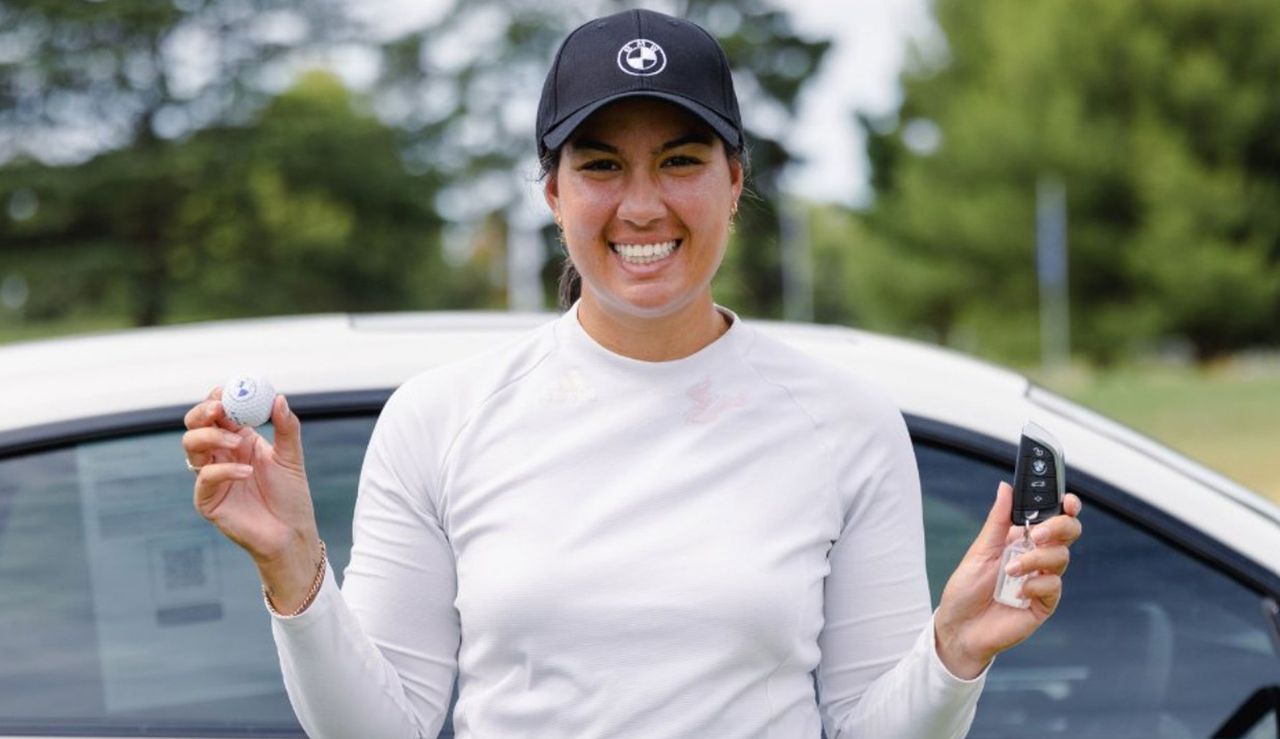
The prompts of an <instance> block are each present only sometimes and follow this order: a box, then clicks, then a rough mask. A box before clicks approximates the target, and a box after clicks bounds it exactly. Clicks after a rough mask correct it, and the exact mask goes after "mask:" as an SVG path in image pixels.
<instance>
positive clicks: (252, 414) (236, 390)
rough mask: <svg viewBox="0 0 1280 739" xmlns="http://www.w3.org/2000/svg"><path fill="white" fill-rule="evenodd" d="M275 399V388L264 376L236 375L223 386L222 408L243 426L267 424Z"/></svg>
mask: <svg viewBox="0 0 1280 739" xmlns="http://www.w3.org/2000/svg"><path fill="white" fill-rule="evenodd" d="M275 399H276V390H275V388H273V387H271V383H270V382H269V381H268V380H267V378H265V377H263V376H262V375H253V374H240V375H235V376H233V377H232V378H231V379H229V380H227V381H226V383H225V384H223V386H222V407H223V409H224V410H226V412H227V416H228V417H229V418H230V419H231V420H232V421H235V422H236V423H238V424H240V425H241V426H261V425H262V424H264V423H266V422H267V419H269V418H271V406H272V405H273V404H274V403H275Z"/></svg>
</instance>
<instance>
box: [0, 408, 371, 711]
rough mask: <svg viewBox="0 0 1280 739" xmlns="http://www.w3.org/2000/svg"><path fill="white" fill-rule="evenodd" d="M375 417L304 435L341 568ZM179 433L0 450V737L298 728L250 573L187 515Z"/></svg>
mask: <svg viewBox="0 0 1280 739" xmlns="http://www.w3.org/2000/svg"><path fill="white" fill-rule="evenodd" d="M372 428H373V419H372V418H344V419H337V420H314V421H308V422H307V425H306V430H305V433H304V443H305V454H306V457H307V462H308V471H309V474H310V479H311V486H312V494H313V496H314V498H315V507H316V513H317V518H318V520H319V524H320V530H321V536H323V537H324V539H325V541H326V543H327V544H328V549H329V556H330V558H331V559H332V562H333V567H334V570H335V572H337V573H338V575H339V577H340V576H341V573H342V570H343V568H344V567H345V566H346V563H347V560H348V558H349V555H350V550H351V514H352V509H353V506H354V501H355V490H356V483H357V480H358V476H359V470H360V464H361V462H362V460H363V457H364V449H365V446H366V445H367V443H368V440H369V435H370V432H371V431H372ZM267 432H268V434H269V427H267ZM180 436H181V434H180V432H177V431H174V432H164V433H151V434H145V435H137V436H130V437H125V438H118V439H111V440H106V441H95V442H91V443H85V444H80V445H78V446H74V447H68V448H62V449H57V450H54V451H46V452H39V453H33V454H27V455H23V456H16V457H10V458H7V459H0V734H2V733H10V734H12V733H24V732H29V733H33V734H34V733H41V734H44V733H66V734H77V733H79V734H83V733H85V732H93V733H102V734H111V735H126V736H127V735H143V734H146V735H156V734H163V735H166V736H208V735H237V736H239V735H250V736H253V735H259V736H290V735H292V736H301V735H302V732H301V729H300V728H299V727H298V724H297V722H296V720H295V719H294V716H293V712H292V710H291V709H290V707H289V703H288V699H287V698H286V696H285V693H284V688H283V684H282V682H281V677H280V670H279V666H278V663H277V660H276V652H275V646H274V644H273V642H272V638H271V630H270V624H269V617H268V615H267V612H266V610H265V609H264V607H263V604H262V599H261V595H260V590H259V587H260V586H259V580H258V577H257V573H256V571H255V570H254V568H253V565H252V564H251V562H250V560H249V558H248V557H247V556H246V555H245V554H244V553H243V552H242V551H241V550H240V549H239V548H237V547H236V546H235V545H233V544H231V543H230V542H229V541H227V540H226V539H225V538H224V537H222V536H221V535H220V534H219V533H218V532H217V531H216V530H215V529H214V528H213V527H212V526H210V525H209V524H208V523H207V522H205V521H204V520H203V519H202V518H200V517H199V515H198V514H196V513H195V511H194V510H193V508H192V505H191V474H190V473H189V472H188V471H187V470H186V468H185V467H184V466H183V464H182V453H181V449H182V447H181V443H180Z"/></svg>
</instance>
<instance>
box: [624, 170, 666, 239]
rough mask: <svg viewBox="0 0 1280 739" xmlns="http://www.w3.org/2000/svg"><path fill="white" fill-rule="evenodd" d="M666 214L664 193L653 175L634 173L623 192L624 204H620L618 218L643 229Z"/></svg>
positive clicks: (640, 172)
mask: <svg viewBox="0 0 1280 739" xmlns="http://www.w3.org/2000/svg"><path fill="white" fill-rule="evenodd" d="M666 213H667V206H666V203H665V202H663V199H662V191H661V189H660V188H659V187H658V183H657V182H654V179H653V176H652V174H651V173H649V172H644V171H632V172H631V173H630V176H629V177H628V178H627V185H626V189H625V190H623V192H622V202H620V203H618V218H621V219H622V220H624V221H626V222H627V223H628V224H630V225H632V226H637V227H643V226H648V225H650V224H652V223H654V222H656V221H658V220H661V219H662V217H663V216H665V215H666Z"/></svg>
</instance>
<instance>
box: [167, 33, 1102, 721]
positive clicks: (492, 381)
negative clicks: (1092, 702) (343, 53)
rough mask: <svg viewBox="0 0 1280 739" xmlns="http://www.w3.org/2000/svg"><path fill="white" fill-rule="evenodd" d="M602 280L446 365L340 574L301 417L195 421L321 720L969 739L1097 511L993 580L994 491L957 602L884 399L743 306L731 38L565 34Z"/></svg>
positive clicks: (583, 224)
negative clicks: (725, 274)
mask: <svg viewBox="0 0 1280 739" xmlns="http://www.w3.org/2000/svg"><path fill="white" fill-rule="evenodd" d="M537 128H538V149H539V154H540V155H541V156H542V158H543V161H544V162H545V163H546V164H547V173H546V175H547V176H546V182H545V194H546V199H547V203H548V205H549V206H550V207H551V209H552V211H553V212H554V213H555V216H556V221H557V222H558V223H559V224H560V226H561V228H562V229H563V238H564V242H565V244H566V246H567V249H568V252H569V258H570V260H571V262H572V264H573V265H574V269H575V273H576V274H578V275H580V294H579V296H578V297H577V299H576V300H574V301H573V302H572V304H571V305H569V306H567V307H568V310H567V311H566V312H565V314H564V315H563V316H561V317H560V318H558V319H557V320H554V321H551V322H550V323H548V324H546V325H544V326H541V327H539V328H538V329H536V330H534V331H532V332H530V333H528V334H527V335H525V336H524V337H523V338H522V339H520V340H519V341H516V342H514V343H513V344H511V345H509V346H505V347H502V348H500V349H498V350H494V351H491V352H489V353H486V354H483V355H480V356H477V357H473V358H471V359H468V360H466V361H463V362H458V363H454V364H450V365H447V366H441V367H437V368H435V369H432V370H429V371H427V372H423V373H422V374H420V375H418V376H416V377H415V378H413V379H411V380H410V381H408V382H406V383H405V384H404V385H402V386H401V387H400V388H399V389H398V390H397V391H396V392H395V394H394V395H392V397H391V398H390V399H389V400H388V401H387V403H386V405H385V407H384V408H383V410H382V413H381V415H380V416H379V419H378V422H377V425H376V427H375V428H374V431H373V434H372V436H371V438H370V440H369V448H368V451H367V453H366V455H365V459H364V464H363V468H362V471H361V477H360V484H359V495H358V501H357V504H356V511H355V517H354V523H353V536H352V546H351V555H350V564H349V565H348V567H347V569H346V573H345V580H344V583H343V586H342V589H341V590H339V589H338V588H337V586H336V584H335V578H334V575H333V572H332V569H331V568H330V566H329V564H328V562H327V559H326V555H325V552H326V548H325V545H324V544H323V543H322V542H321V541H320V537H319V533H318V527H317V524H316V516H315V514H314V511H313V505H312V499H311V494H310V491H309V487H308V482H307V474H306V468H305V465H304V461H303V454H302V444H301V423H300V421H299V420H298V418H297V416H295V415H294V414H293V413H292V412H291V411H290V410H289V407H288V404H287V402H286V401H285V400H284V399H283V398H277V399H276V402H275V405H274V407H273V415H272V423H273V426H274V432H275V437H274V440H273V442H272V443H268V442H267V441H266V440H265V439H264V438H263V437H261V436H259V435H258V434H257V433H256V432H255V431H253V430H252V429H246V428H239V427H237V426H236V424H235V423H233V422H231V421H230V420H228V418H227V416H226V411H225V409H224V408H223V407H222V405H221V403H220V402H219V401H218V400H217V397H218V391H217V390H216V389H215V390H214V391H213V392H211V393H210V395H209V399H208V400H206V401H205V402H203V403H200V404H198V405H196V406H195V407H193V408H192V409H191V410H190V412H189V413H188V414H187V426H188V428H189V429H190V430H189V431H188V432H187V434H186V436H185V437H184V440H183V444H184V447H185V448H186V451H187V456H188V459H187V466H188V467H190V468H191V469H193V470H195V471H196V472H197V481H196V486H195V504H196V508H197V509H198V510H199V511H200V513H201V514H202V515H204V516H205V517H206V518H207V519H208V520H209V521H211V522H212V523H213V524H214V525H215V526H217V527H218V528H219V529H220V530H221V531H222V532H223V533H224V534H225V535H226V536H227V537H228V538H230V539H231V540H232V541H234V542H236V543H237V544H239V545H240V546H241V547H243V548H244V549H246V550H247V551H248V552H249V554H250V555H251V556H252V558H253V560H254V563H255V564H256V565H257V569H258V573H259V576H260V577H261V579H262V582H263V585H264V594H265V596H266V605H267V607H268V609H269V610H270V611H271V613H272V615H273V618H272V631H273V635H274V637H275V640H276V645H277V648H278V651H279V655H280V664H281V671H282V674H283V677H284V682H285V685H286V687H287V690H288V693H289V698H290V701H291V702H292V705H293V707H294V710H295V711H296V713H297V715H298V719H299V721H300V722H301V724H302V726H303V727H304V728H305V729H306V731H307V733H308V734H309V735H310V736H312V737H350V736H362V737H388V738H390V737H415V736H416V737H430V736H434V735H435V734H436V732H438V731H439V730H440V727H441V725H442V724H443V722H444V720H445V718H446V715H447V713H448V711H449V699H450V694H451V689H452V688H453V687H454V685H455V684H456V686H457V696H458V697H457V703H456V706H455V708H454V709H453V717H452V718H453V725H454V729H455V731H456V732H457V735H458V736H459V737H466V738H473V737H520V736H567V737H583V738H588V739H589V738H592V737H610V738H612V737H646V738H648V737H693V736H716V737H756V736H764V735H771V736H785V737H805V738H808V739H816V738H817V737H819V736H820V735H822V734H823V732H824V731H825V733H826V735H827V736H829V737H831V738H832V739H837V738H838V737H861V736H875V737H880V736H885V737H900V738H904V739H910V738H912V737H919V738H920V739H924V738H926V737H927V738H929V739H936V738H938V737H961V736H963V735H964V734H965V733H966V732H967V730H968V728H969V725H970V723H971V722H972V720H973V715H974V707H975V705H976V703H977V699H978V696H979V694H980V692H981V690H982V687H983V684H984V680H985V676H986V672H987V669H988V667H989V666H990V664H991V661H992V659H993V658H994V656H995V655H996V654H997V653H998V652H1000V651H1002V650H1004V649H1007V648H1009V647H1011V646H1013V645H1014V644H1017V643H1018V642H1020V641H1022V640H1023V639H1025V638H1026V637H1027V636H1029V635H1030V634H1031V633H1032V632H1033V631H1035V630H1036V629H1037V628H1039V626H1040V625H1041V624H1042V623H1044V621H1045V620H1046V619H1047V618H1048V617H1049V616H1050V615H1051V614H1052V613H1053V611H1054V610H1055V609H1056V607H1057V604H1058V601H1059V598H1060V596H1061V592H1062V581H1061V577H1060V576H1061V574H1062V572H1063V571H1064V570H1065V569H1066V566H1067V558H1068V547H1069V546H1070V545H1071V544H1072V543H1073V542H1074V541H1075V540H1076V538H1077V537H1079V535H1080V525H1079V522H1078V520H1077V518H1076V516H1077V514H1078V513H1079V511H1080V502H1079V500H1078V499H1077V498H1076V497H1075V496H1072V495H1068V496H1067V497H1066V500H1065V501H1064V510H1065V514H1064V515H1061V516H1057V517H1054V518H1052V519H1049V520H1047V521H1045V522H1043V523H1042V524H1040V525H1038V526H1037V527H1036V537H1035V538H1036V540H1037V544H1038V545H1037V546H1036V547H1035V548H1034V549H1033V550H1032V551H1030V552H1029V553H1027V554H1025V555H1022V556H1021V557H1019V558H1018V559H1016V560H1014V561H1013V562H1012V563H1011V567H1013V568H1014V569H1013V570H1012V571H1011V572H1010V574H1014V575H1019V574H1022V575H1025V576H1026V581H1025V585H1024V586H1023V588H1022V592H1021V595H1022V597H1023V599H1024V600H1026V601H1027V602H1028V603H1029V604H1030V607H1029V608H1025V609H1024V608H1011V607H1008V606H1004V605H1001V604H998V603H995V602H994V601H993V599H992V594H993V589H994V583H995V579H996V575H997V571H998V570H999V568H1000V566H1001V565H1000V564H999V561H1000V553H1001V551H1002V550H1003V549H1004V547H1005V544H1006V543H1007V542H1008V541H1010V540H1011V539H1012V538H1014V537H1016V536H1017V533H1018V532H1011V531H1010V512H1011V500H1010V493H1011V489H1010V487H1009V486H1008V485H1001V486H1000V487H999V489H998V492H997V496H996V502H995V504H994V506H993V507H992V508H991V512H990V514H989V516H988V518H987V520H986V522H985V524H984V525H983V527H982V530H981V532H980V533H979V534H978V538H977V540H976V541H975V542H974V544H973V546H972V547H970V549H969V551H968V553H966V554H965V555H964V557H963V559H962V560H961V562H960V565H959V568H958V569H957V570H956V572H955V574H954V575H953V576H952V577H951V579H950V581H949V582H948V584H947V587H946V589H945V590H944V591H943V594H942V596H941V600H940V603H939V605H938V609H937V611H936V612H935V613H934V615H933V616H932V617H931V616H930V600H929V588H928V582H927V578H926V568H925V559H924V534H923V525H922V515H921V493H920V480H919V475H918V473H917V468H916V461H915V458H914V456H913V451H912V446H911V442H910V438H909V436H908V433H907V429H906V425H905V423H904V419H903V416H902V414H901V413H900V412H899V410H898V409H897V408H896V407H895V406H894V405H893V404H892V403H891V402H890V401H889V400H888V399H887V396H886V394H885V393H884V392H882V391H880V390H879V389H878V388H876V387H874V386H872V385H870V384H869V383H867V382H865V381H863V380H862V379H860V378H858V377H856V376H853V375H851V374H848V373H846V372H845V371H843V370H841V369H838V368H836V367H834V366H831V365H827V364H824V363H821V362H819V361H817V360H814V359H813V358H811V357H810V356H809V355H806V354H804V353H802V352H800V351H798V350H796V349H794V348H791V347H789V346H787V345H786V344H783V343H781V342H779V341H776V340H773V339H770V338H769V337H768V336H766V335H765V334H764V333H763V332H760V331H757V330H756V329H755V328H754V327H753V326H752V325H750V324H749V323H747V322H745V321H742V320H740V319H739V318H738V317H737V316H736V315H735V314H734V313H733V312H732V311H731V310H729V309H727V308H724V307H722V306H719V305H717V304H716V303H715V301H714V300H713V298H712V295H711V287H710V285H711V280H712V277H713V276H714V275H715V273H716V270H717V269H718V268H719V265H720V263H721V260H722V258H723V257H724V253H725V249H726V248H727V244H728V237H729V232H730V223H731V220H732V218H733V215H734V212H735V209H736V204H737V201H738V198H739V197H740V196H741V194H742V189H743V179H744V167H743V146H744V138H743V134H742V123H741V120H740V117H739V114H738V104H737V99H736V96H735V94H734V90H733V83H732V75H731V74H730V70H729V67H728V63H727V61H726V59H725V55H724V52H723V50H721V49H720V47H719V45H718V44H717V43H716V42H715V40H714V39H713V38H712V37H711V36H710V35H709V34H707V33H706V31H704V30H702V29H701V28H699V27H698V26H696V25H693V24H692V23H689V22H687V21H683V20H680V19H677V18H672V17H669V16H665V15H661V14H659V13H653V12H650V11H644V10H633V11H627V12H624V13H619V14H616V15H612V16H608V17H606V18H600V19H597V20H594V21H591V22H590V23H587V24H586V25H584V26H582V27H580V28H578V29H577V30H575V31H574V32H573V33H571V34H570V35H569V37H568V38H567V39H566V40H565V42H564V43H563V44H562V46H561V48H560V51H559V53H558V54H557V56H556V60H555V63H554V64H553V66H552V69H551V71H550V73H549V74H548V76H547V81H546V83H545V87H544V90H543V96H542V102H541V105H540V106H539V111H538V127H537Z"/></svg>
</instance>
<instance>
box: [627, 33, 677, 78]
mask: <svg viewBox="0 0 1280 739" xmlns="http://www.w3.org/2000/svg"><path fill="white" fill-rule="evenodd" d="M618 67H620V68H621V69H622V71H623V72H626V73H627V74H634V75H636V76H637V77H649V76H651V75H655V74H657V73H659V72H661V71H662V70H664V69H666V68H667V52H665V51H663V50H662V47H661V46H658V45H657V44H655V43H653V42H652V41H650V40H649V39H643V38H638V39H636V40H635V41H628V42H627V43H626V44H624V45H623V47H622V48H621V49H619V50H618Z"/></svg>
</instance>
